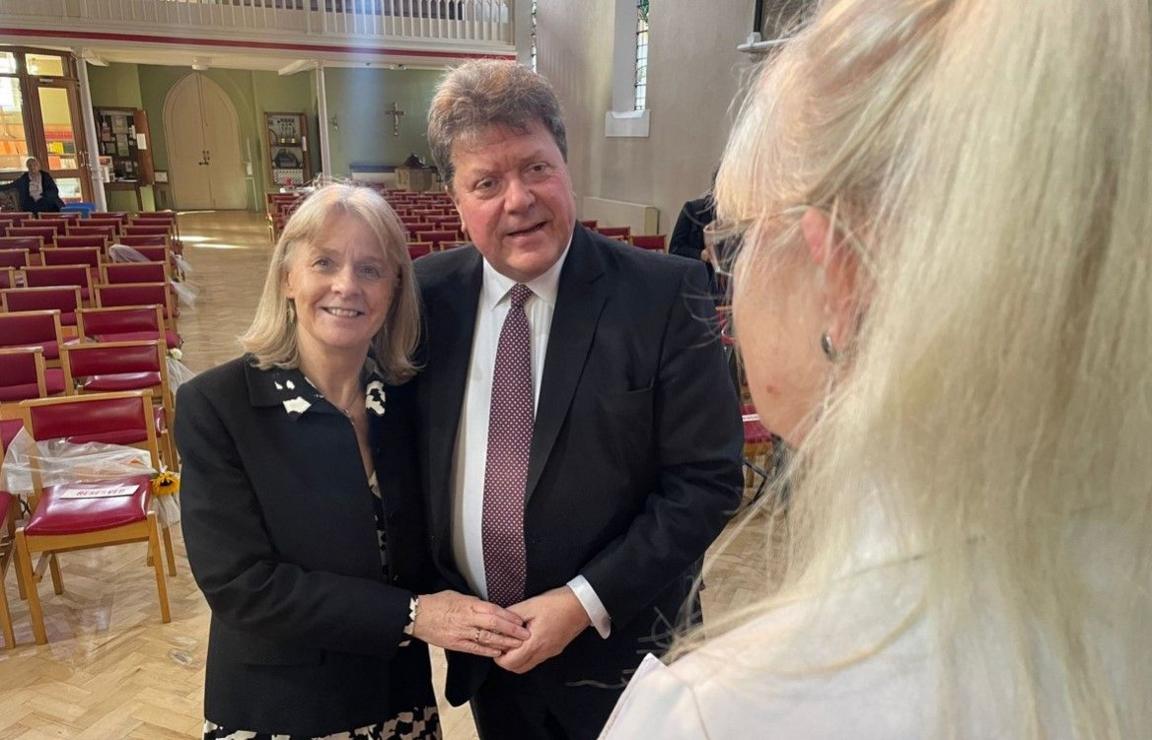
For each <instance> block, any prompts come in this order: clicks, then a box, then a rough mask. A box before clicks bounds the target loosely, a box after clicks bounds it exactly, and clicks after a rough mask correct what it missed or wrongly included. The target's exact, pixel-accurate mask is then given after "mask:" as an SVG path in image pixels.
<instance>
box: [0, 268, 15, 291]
mask: <svg viewBox="0 0 1152 740" xmlns="http://www.w3.org/2000/svg"><path fill="white" fill-rule="evenodd" d="M15 287H16V268H14V267H0V290H4V289H6V288H15Z"/></svg>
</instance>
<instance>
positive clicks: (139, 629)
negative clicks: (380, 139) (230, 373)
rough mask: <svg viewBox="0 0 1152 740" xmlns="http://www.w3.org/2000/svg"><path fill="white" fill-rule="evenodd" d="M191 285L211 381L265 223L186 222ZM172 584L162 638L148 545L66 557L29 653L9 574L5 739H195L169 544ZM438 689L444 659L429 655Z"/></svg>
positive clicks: (451, 739)
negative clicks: (60, 584) (11, 630)
mask: <svg viewBox="0 0 1152 740" xmlns="http://www.w3.org/2000/svg"><path fill="white" fill-rule="evenodd" d="M180 229H181V234H182V236H183V238H184V241H185V254H186V256H187V257H188V260H189V261H190V263H191V266H192V271H191V272H190V273H189V275H188V280H189V283H190V284H192V285H195V286H196V287H197V288H198V290H199V294H198V297H197V300H196V304H195V306H193V307H189V308H186V309H184V311H183V315H182V317H181V320H180V325H179V330H180V332H181V334H183V336H184V339H185V345H184V346H185V356H184V362H185V364H187V365H188V366H189V367H190V368H191V369H192V370H194V371H200V370H204V369H207V368H209V367H212V366H213V365H216V364H218V363H220V362H222V361H224V360H227V359H230V358H232V357H234V356H236V354H237V353H238V346H237V344H236V341H235V337H236V336H237V335H238V334H240V333H241V332H242V331H243V330H244V329H245V328H246V327H247V324H248V321H249V320H250V318H251V316H252V313H253V309H254V307H255V305H256V302H257V299H258V297H259V291H260V289H261V287H262V285H263V279H264V274H265V269H266V266H267V261H268V257H269V254H270V252H271V244H270V243H269V241H268V233H267V229H266V227H265V222H264V219H263V218H262V217H259V216H257V215H253V214H248V213H189V214H183V215H181V217H180ZM174 535H175V536H174V540H175V545H176V551H177V556H178V568H179V570H178V572H177V575H176V576H175V577H173V578H170V579H169V581H168V595H169V599H170V600H171V607H172V621H171V623H169V624H166V625H165V624H161V622H160V611H159V606H158V604H157V601H156V588H155V582H154V580H153V575H152V570H151V568H148V567H146V566H145V552H144V549H145V546H144V545H143V544H136V545H122V546H119V547H112V548H102V549H99V550H93V551H87V552H81V553H68V554H65V555H62V556H60V563H61V566H62V571H63V576H64V594H62V595H59V596H57V595H54V594H53V593H52V589H51V587H50V586H49V585H48V584H47V583H42V584H40V591H39V593H40V596H41V599H42V601H43V606H44V613H45V622H46V627H47V631H48V637H49V644H48V645H45V646H37V645H35V643H34V642H33V640H32V631H31V627H30V625H29V623H28V612H27V607H26V606H25V604H24V602H22V601H21V600H20V598H19V596H18V594H17V590H16V579H15V574H14V573H9V575H8V578H7V579H6V583H5V584H3V585H4V587H6V589H7V594H8V600H9V603H10V604H11V605H12V612H13V620H14V622H15V628H16V646H15V647H14V648H12V649H8V648H7V646H5V647H3V648H0V738H10V739H12V740H40V739H41V738H91V739H93V740H108V739H110V738H147V739H148V740H154V739H156V738H189V737H196V736H198V735H199V732H200V725H201V721H202V704H201V690H202V687H203V680H204V656H205V650H206V647H207V636H208V616H209V614H208V607H207V605H206V604H205V602H204V600H203V598H202V597H201V596H200V593H199V591H198V590H197V589H196V585H195V583H194V582H193V580H192V577H191V574H190V572H189V570H188V563H187V560H186V558H185V554H184V547H183V542H182V540H181V538H180V536H179V533H178V532H174ZM759 539H760V538H758V537H757V534H756V532H755V531H750V532H746V533H744V534H741V535H740V538H739V540H738V543H737V545H736V546H735V547H733V548H732V549H730V550H729V551H728V552H727V553H725V554H724V555H722V556H720V558H719V560H718V565H717V568H716V571H715V573H714V574H713V575H712V576H711V577H710V578H709V581H708V588H707V589H706V590H705V592H704V599H705V610H706V613H707V611H708V610H709V609H711V608H714V607H715V606H716V605H717V604H728V603H733V602H739V601H744V600H745V599H747V598H748V595H749V594H750V593H751V592H752V591H753V590H754V589H756V587H757V578H758V576H757V573H759V572H763V571H762V570H761V567H760V563H762V552H761V551H760V549H759V548H758V546H756V545H755V543H756V542H757V541H759ZM434 660H435V673H436V680H437V683H438V684H439V683H441V682H442V677H443V665H444V664H443V656H442V655H439V654H438V655H435V656H434ZM441 707H442V712H443V714H442V718H443V720H444V727H445V736H446V738H448V740H470V738H474V737H475V730H474V728H473V726H472V721H471V717H470V715H469V713H468V711H467V709H466V708H464V709H452V708H450V707H448V706H447V705H446V703H444V702H441Z"/></svg>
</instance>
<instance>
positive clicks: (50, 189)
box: [3, 170, 61, 211]
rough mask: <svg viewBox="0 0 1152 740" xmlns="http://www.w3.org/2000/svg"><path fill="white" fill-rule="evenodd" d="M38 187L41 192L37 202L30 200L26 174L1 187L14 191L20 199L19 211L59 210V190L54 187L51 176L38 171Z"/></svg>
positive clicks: (54, 181)
mask: <svg viewBox="0 0 1152 740" xmlns="http://www.w3.org/2000/svg"><path fill="white" fill-rule="evenodd" d="M40 186H41V189H42V191H43V192H42V193H41V194H40V200H38V201H36V200H32V193H31V192H30V191H29V176H28V173H27V172H25V173H24V174H23V175H20V177H17V178H16V179H15V180H13V181H12V182H10V183H8V184H7V185H5V186H3V187H4V188H5V189H11V190H15V191H16V194H17V195H18V196H19V198H20V210H22V211H37V210H40V211H45V210H48V211H58V210H60V203H61V201H60V189H59V188H58V187H56V180H54V179H53V178H52V175H49V174H48V173H47V172H45V171H44V170H40Z"/></svg>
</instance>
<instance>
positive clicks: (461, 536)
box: [452, 243, 612, 637]
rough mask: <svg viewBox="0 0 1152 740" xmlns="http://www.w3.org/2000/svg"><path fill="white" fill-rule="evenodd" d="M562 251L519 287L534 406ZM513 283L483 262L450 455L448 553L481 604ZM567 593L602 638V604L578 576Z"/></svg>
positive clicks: (607, 623) (606, 625)
mask: <svg viewBox="0 0 1152 740" xmlns="http://www.w3.org/2000/svg"><path fill="white" fill-rule="evenodd" d="M570 248H571V243H569V246H568V248H566V249H565V250H564V254H562V255H560V259H558V260H556V264H554V265H552V267H551V268H549V269H548V271H547V272H545V273H544V274H543V275H541V276H540V277H538V278H536V279H535V280H532V281H531V282H528V283H525V285H527V286H528V287H529V288H530V289H531V290H532V293H533V295H532V296H531V297H529V298H528V301H527V302H526V303H525V304H524V313H525V315H526V316H527V317H528V326H529V329H530V331H531V343H532V347H531V351H532V392H533V396H534V398H535V405H536V406H537V407H538V406H539V405H540V379H541V378H542V377H543V375H544V358H545V356H547V354H548V336H549V334H550V333H551V330H552V314H553V312H554V311H555V309H556V294H557V291H558V290H559V287H560V271H561V269H563V267H564V261H565V260H566V259H567V258H568V249H570ZM515 285H516V281H514V280H512V279H511V278H508V277H505V276H504V275H501V274H500V273H499V272H497V271H496V270H495V269H494V268H493V267H492V266H491V265H489V264H488V261H487V260H484V277H483V280H482V282H481V285H480V301H479V305H478V306H477V309H476V328H475V332H474V333H473V336H472V356H471V358H470V359H469V362H468V376H467V382H466V383H465V386H464V403H463V405H462V406H461V409H460V426H459V429H458V430H457V434H456V451H455V454H454V456H453V466H452V552H453V555H454V556H455V558H456V566H457V567H458V568H459V569H460V572H461V573H462V574H463V576H464V578H465V580H467V582H468V585H469V586H471V587H472V590H473V591H474V592H475V593H476V594H477V595H478V596H480V597H481V598H487V597H488V583H487V579H486V577H485V573H484V535H483V518H484V470H485V466H486V464H487V462H488V415H489V411H490V407H491V405H492V373H493V368H494V366H495V364H496V347H497V344H498V343H499V341H500V330H501V329H502V328H503V327H504V319H505V317H507V315H508V309H509V307H510V306H511V299H510V298H509V291H511V290H512V287H513V286H515ZM568 587H569V588H571V589H572V592H573V593H574V594H576V598H577V599H579V600H580V603H581V604H582V605H583V606H584V610H585V611H586V612H588V618H589V619H590V620H591V622H592V626H594V627H595V628H596V631H597V632H598V633H600V636H601V637H608V635H609V634H610V632H611V627H612V622H611V618H610V617H609V616H608V611H607V610H606V609H605V608H604V604H603V603H602V602H601V601H600V598H599V597H598V596H597V595H596V591H595V590H594V589H593V588H592V585H591V584H590V583H588V580H587V579H586V578H584V576H581V575H577V576H576V577H575V578H573V579H572V580H571V581H569V582H568Z"/></svg>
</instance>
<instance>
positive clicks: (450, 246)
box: [440, 242, 469, 252]
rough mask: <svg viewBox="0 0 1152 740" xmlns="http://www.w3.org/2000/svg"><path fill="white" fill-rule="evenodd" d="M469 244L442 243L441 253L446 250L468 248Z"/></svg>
mask: <svg viewBox="0 0 1152 740" xmlns="http://www.w3.org/2000/svg"><path fill="white" fill-rule="evenodd" d="M468 244H469V242H440V251H441V252H443V251H444V250H445V249H455V248H456V247H466V246H468Z"/></svg>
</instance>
